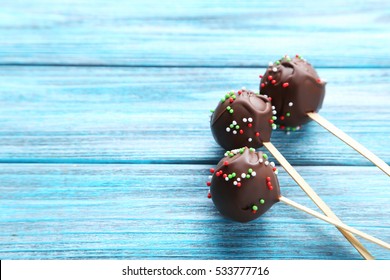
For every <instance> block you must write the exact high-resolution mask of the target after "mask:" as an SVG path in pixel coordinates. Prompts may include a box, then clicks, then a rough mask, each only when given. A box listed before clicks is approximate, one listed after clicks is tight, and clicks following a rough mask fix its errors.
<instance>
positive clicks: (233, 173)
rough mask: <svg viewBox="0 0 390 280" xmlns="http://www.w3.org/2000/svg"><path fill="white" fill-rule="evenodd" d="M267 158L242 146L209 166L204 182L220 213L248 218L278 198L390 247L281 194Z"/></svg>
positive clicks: (239, 220) (268, 207) (260, 213)
mask: <svg viewBox="0 0 390 280" xmlns="http://www.w3.org/2000/svg"><path fill="white" fill-rule="evenodd" d="M267 159H268V157H267V155H266V154H263V153H262V152H256V150H255V149H254V148H247V147H245V148H240V149H235V150H231V151H228V152H226V153H225V157H224V158H223V159H222V160H221V161H220V162H219V163H218V165H217V167H216V169H213V168H212V169H210V172H211V173H212V174H213V175H212V176H211V181H209V182H207V185H208V186H210V192H209V195H208V197H209V198H212V199H213V202H214V204H215V206H216V207H217V209H218V210H219V212H220V213H221V214H222V215H224V216H225V217H227V218H230V219H232V220H234V221H238V222H242V223H244V222H249V221H251V220H254V219H256V218H258V217H260V216H261V215H263V214H264V213H265V212H267V210H269V209H270V208H271V207H272V205H274V204H275V203H277V202H279V201H281V202H283V203H286V204H287V205H290V206H292V207H294V208H296V209H298V210H301V211H304V212H306V213H307V214H310V215H312V216H314V217H317V218H319V219H321V220H323V221H326V222H328V223H330V224H332V225H335V226H337V227H338V228H341V229H343V230H346V231H349V232H351V233H354V234H356V235H359V236H360V237H363V238H365V239H367V240H369V241H371V242H374V243H376V244H378V245H380V246H383V247H384V248H387V249H389V250H390V244H388V243H386V242H384V241H382V240H380V239H378V238H375V237H372V236H370V235H368V234H366V233H364V232H361V231H359V230H356V229H355V228H352V227H350V226H347V225H345V224H343V223H342V222H341V221H340V220H337V219H334V218H330V217H327V216H324V215H322V214H320V213H318V212H315V211H313V210H311V209H309V208H307V207H305V206H303V205H300V204H298V203H296V202H294V201H292V200H290V199H288V198H286V197H284V196H282V195H281V194H280V188H279V182H278V179H277V177H276V175H275V173H277V169H276V168H275V167H273V164H271V163H269V161H268V160H267Z"/></svg>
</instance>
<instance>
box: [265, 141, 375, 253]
mask: <svg viewBox="0 0 390 280" xmlns="http://www.w3.org/2000/svg"><path fill="white" fill-rule="evenodd" d="M263 145H264V147H266V148H267V150H268V151H269V152H270V153H271V154H272V155H273V156H274V157H275V158H276V160H277V161H278V162H279V163H280V164H281V165H282V166H283V168H284V169H285V170H286V171H287V173H288V174H289V175H290V176H291V177H292V178H293V179H294V181H295V182H296V183H297V184H298V185H299V186H300V187H301V189H302V190H303V191H304V192H305V193H306V194H307V195H308V196H309V197H310V198H311V200H312V201H313V202H314V203H315V204H316V205H317V206H318V208H319V209H321V211H322V212H323V213H324V214H325V215H327V216H328V217H331V218H332V219H335V220H337V221H340V219H339V218H338V217H337V216H336V215H335V214H334V213H333V211H332V210H331V209H330V208H329V206H328V205H327V204H326V203H325V202H324V201H323V200H322V199H321V198H320V197H319V196H318V195H317V193H316V192H315V191H314V190H313V189H312V188H311V187H310V185H309V184H308V183H307V182H306V181H305V180H304V179H303V178H302V176H301V175H300V174H299V173H298V172H297V171H296V170H295V169H294V168H293V167H292V166H291V164H290V163H289V162H288V161H287V160H286V159H285V158H284V156H283V155H282V154H281V153H280V152H279V151H278V150H277V149H276V147H275V146H274V145H273V144H272V143H271V142H263ZM338 230H339V231H340V232H341V233H342V234H343V235H344V237H345V238H346V239H347V240H348V241H349V242H350V243H351V245H352V246H354V247H355V248H356V250H357V251H358V252H359V253H360V254H361V255H362V257H364V258H365V259H367V260H373V259H374V257H373V256H372V255H371V254H370V253H369V252H368V251H367V249H366V248H364V246H363V245H362V244H361V243H360V242H359V240H358V239H357V238H356V237H355V236H353V235H352V234H351V233H350V232H348V231H345V230H343V229H340V228H338Z"/></svg>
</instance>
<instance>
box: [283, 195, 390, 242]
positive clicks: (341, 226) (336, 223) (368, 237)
mask: <svg viewBox="0 0 390 280" xmlns="http://www.w3.org/2000/svg"><path fill="white" fill-rule="evenodd" d="M279 200H280V201H282V202H284V203H286V204H287V205H290V206H292V207H294V208H296V209H298V210H301V211H303V212H305V213H307V214H309V215H312V216H314V217H316V218H318V219H320V220H323V221H325V222H327V223H330V224H332V225H334V226H336V227H338V228H339V229H343V230H346V231H349V232H351V233H353V234H356V235H358V236H360V237H362V238H364V239H366V240H368V241H371V242H373V243H375V244H377V245H379V246H382V247H383V248H386V249H388V250H390V244H388V243H386V242H384V241H382V240H380V239H378V238H376V237H373V236H371V235H368V234H367V233H364V232H362V231H360V230H357V229H355V228H353V227H350V226H347V225H346V224H344V223H342V222H340V221H338V220H335V219H331V218H329V217H327V216H325V215H322V214H320V213H318V212H316V211H314V210H311V209H310V208H307V207H305V206H303V205H301V204H298V203H296V202H294V201H292V200H290V199H288V198H286V197H283V196H280V197H279Z"/></svg>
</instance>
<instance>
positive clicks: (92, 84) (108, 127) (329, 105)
mask: <svg viewBox="0 0 390 280" xmlns="http://www.w3.org/2000/svg"><path fill="white" fill-rule="evenodd" d="M262 71H263V70H262V69H210V68H200V69H181V68H170V69H161V68H104V67H103V68H79V67H58V68H53V67H38V68H37V67H2V68H0V84H1V85H2V86H1V88H0V107H1V110H0V135H1V137H0V147H1V148H0V161H1V162H4V163H6V162H57V163H61V162H65V163H81V162H86V163H94V162H98V163H105V162H111V163H112V162H116V163H150V162H157V163H180V162H187V163H191V162H193V163H202V162H203V163H215V162H216V161H218V160H219V158H220V157H221V155H222V149H221V148H219V147H218V146H217V144H216V143H215V142H214V140H213V138H212V136H211V133H210V129H209V109H211V108H214V107H215V106H216V104H217V102H218V101H219V99H220V97H221V95H223V94H225V92H226V91H228V90H230V89H235V88H236V89H237V88H241V86H242V85H246V86H247V87H248V88H254V89H255V88H256V87H257V85H258V84H257V83H258V74H259V73H260V72H262ZM320 74H321V76H322V77H324V78H326V79H327V80H328V81H329V84H328V87H327V96H326V98H325V103H324V106H323V110H322V111H321V114H323V115H324V116H325V117H327V119H329V120H330V121H332V122H334V123H335V124H336V125H337V126H339V127H340V128H341V129H342V130H344V131H345V132H346V133H348V134H350V135H351V136H352V137H354V138H356V139H357V140H358V141H360V142H361V143H362V144H363V145H365V146H367V147H368V148H370V149H371V150H372V151H373V152H374V153H376V154H377V155H378V156H380V157H381V158H382V159H384V160H385V161H387V162H388V163H389V162H390V147H389V145H383V143H387V142H388V140H389V138H390V129H389V128H390V127H389V125H390V124H389V121H388V120H389V119H390V112H389V110H388V104H389V103H390V94H389V86H388V85H389V83H388V79H387V77H388V75H390V70H383V69H382V70H374V69H370V70H364V69H348V70H341V69H340V70H334V69H332V70H330V69H321V71H320ZM272 142H273V143H274V144H275V146H276V147H277V148H278V149H279V150H280V151H281V152H282V153H283V154H284V155H285V156H286V158H287V159H288V160H290V161H291V162H292V163H293V165H340V164H342V165H370V164H371V163H370V162H369V161H367V160H366V159H364V158H362V157H361V156H360V155H359V154H358V153H357V152H355V151H354V150H352V149H351V148H349V147H347V146H346V145H345V144H344V143H342V142H341V141H340V140H338V139H336V138H335V137H333V136H332V135H331V134H330V133H328V132H327V131H325V130H324V129H322V128H321V127H319V126H318V125H317V124H315V123H311V124H309V125H307V126H305V127H304V129H303V130H301V131H299V132H296V133H292V134H290V135H285V133H283V132H276V133H274V135H273V137H272Z"/></svg>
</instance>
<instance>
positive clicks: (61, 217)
mask: <svg viewBox="0 0 390 280" xmlns="http://www.w3.org/2000/svg"><path fill="white" fill-rule="evenodd" d="M389 10H390V2H388V1H387V2H386V1H364V2H362V1H359V2H356V1H352V0H347V1H343V2H340V1H335V0H331V1H322V2H318V1H317V2H315V1H295V2H294V3H293V4H292V3H290V2H288V3H287V4H286V2H284V1H266V2H264V1H261V2H260V1H254V0H247V1H222V0H212V1H195V0H190V1H179V0H173V1H169V2H167V1H165V2H164V1H157V0H145V1H126V0H117V1H111V2H110V1H103V0H94V1H89V0H88V1H87V0H61V1H49V0H36V1H33V2H31V3H28V4H26V1H23V0H12V1H11V0H3V1H1V4H0V38H1V40H0V229H1V230H0V259H361V257H360V256H359V254H358V253H357V252H356V250H355V249H353V247H351V246H350V245H349V244H348V242H347V241H346V240H345V239H344V238H343V237H342V235H341V234H340V233H339V232H338V231H337V230H336V229H335V228H334V227H332V226H330V225H327V224H325V223H323V222H321V221H317V220H315V219H314V218H312V217H309V216H306V214H304V213H300V212H298V211H295V210H293V209H291V208H289V207H288V206H286V205H283V204H282V203H278V204H277V205H275V206H274V207H273V208H272V209H271V210H270V211H269V212H268V213H266V215H265V216H264V217H262V218H261V219H258V220H256V221H254V222H252V223H248V224H238V223H233V222H229V221H227V220H225V219H223V218H222V217H221V216H220V215H219V213H218V212H217V211H216V210H215V208H214V206H213V204H212V202H211V201H210V200H208V199H207V198H206V194H207V187H206V185H205V181H206V180H207V176H208V175H209V174H207V173H208V168H209V167H211V165H214V164H216V162H217V161H218V160H219V158H220V157H221V155H222V153H223V151H222V149H221V148H219V147H218V146H217V144H215V142H214V140H213V139H212V136H211V133H210V131H209V125H208V120H209V119H208V118H209V117H208V115H209V109H212V108H214V107H215V106H216V104H217V102H218V100H219V99H220V96H221V95H222V94H224V93H225V92H226V91H228V90H231V89H238V88H241V87H242V86H246V87H247V88H250V89H257V87H258V75H259V74H262V72H263V71H264V66H265V65H266V64H268V61H270V60H274V59H276V58H279V57H280V56H281V55H284V54H286V53H289V54H292V55H294V54H296V53H299V54H302V55H303V56H304V57H306V58H307V59H308V60H309V61H311V62H312V63H313V65H314V66H316V67H317V69H318V72H319V74H320V76H321V78H325V79H326V80H328V85H327V96H326V98H325V103H324V106H323V109H322V110H321V112H320V113H321V114H322V115H323V116H325V117H326V118H327V119H328V120H330V121H331V122H333V123H334V124H335V125H337V126H338V127H339V128H341V129H342V130H343V131H345V132H346V133H348V134H349V135H350V136H352V137H354V138H355V139H356V140H358V141H359V142H361V143H362V144H363V145H365V146H366V147H368V148H369V149H370V150H371V151H373V152H374V153H375V154H377V155H378V156H380V157H381V158H382V159H383V160H385V161H386V162H387V163H390V147H389V145H388V143H389V140H390V123H389V121H388V120H389V119H390V111H389V109H388V107H389V104H390V90H389V88H390V87H389V77H390V55H389V52H388V47H387V46H388V45H390V15H389V12H388V11H389ZM103 66H107V67H103ZM153 66H157V67H153ZM172 66H177V67H172ZM260 66H262V67H260ZM272 143H273V144H275V146H276V147H277V148H278V149H279V150H280V151H281V152H282V153H283V155H284V156H285V157H286V158H287V159H288V160H289V161H290V162H291V163H292V165H293V166H294V167H296V168H297V170H298V171H299V172H301V174H302V176H303V177H304V179H305V180H307V182H308V183H309V184H310V185H311V186H312V187H313V188H314V189H315V191H316V192H317V193H318V194H319V195H320V196H321V197H322V198H323V200H324V201H325V202H326V203H328V204H329V206H330V207H331V208H332V210H333V211H334V212H335V213H336V214H337V215H338V216H339V217H340V218H341V219H342V220H343V222H345V223H346V224H348V225H350V226H353V227H356V228H357V229H359V230H362V231H365V232H367V233H369V234H372V235H374V236H376V237H379V238H382V239H384V240H385V241H387V242H389V241H390V224H389V219H388V217H389V216H390V207H389V199H390V189H389V178H388V177H386V176H385V175H383V174H382V173H381V171H379V170H378V169H377V168H375V167H371V163H370V162H368V161H367V160H365V159H364V158H362V157H361V156H360V155H359V154H358V153H357V152H355V151H353V150H352V149H351V148H349V147H347V146H346V145H345V144H343V143H342V142H340V141H339V140H338V139H336V138H335V137H333V136H332V135H331V134H330V133H328V132H327V131H325V130H324V129H322V128H321V127H319V126H318V125H317V124H315V123H310V124H308V125H307V126H305V127H304V129H303V130H301V131H298V132H296V133H292V134H290V135H285V134H284V133H282V132H276V133H274V134H273V137H272ZM279 179H280V182H281V185H282V192H283V195H285V196H286V197H288V198H291V199H294V200H295V201H297V202H299V203H302V204H304V205H307V206H309V207H311V208H313V209H316V208H315V206H314V204H313V203H312V202H311V201H310V200H309V198H307V196H306V195H305V194H304V193H303V192H302V191H301V190H300V189H299V187H298V186H296V185H295V183H294V182H293V180H292V179H291V178H289V177H288V176H287V174H286V173H285V172H283V171H281V172H280V176H279ZM362 242H363V244H364V245H366V246H367V248H368V249H369V251H370V252H372V254H373V255H374V256H375V257H376V258H379V259H386V260H389V259H390V254H389V252H388V251H386V250H384V249H382V248H381V247H379V246H376V245H374V244H371V243H368V242H366V241H364V240H362Z"/></svg>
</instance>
